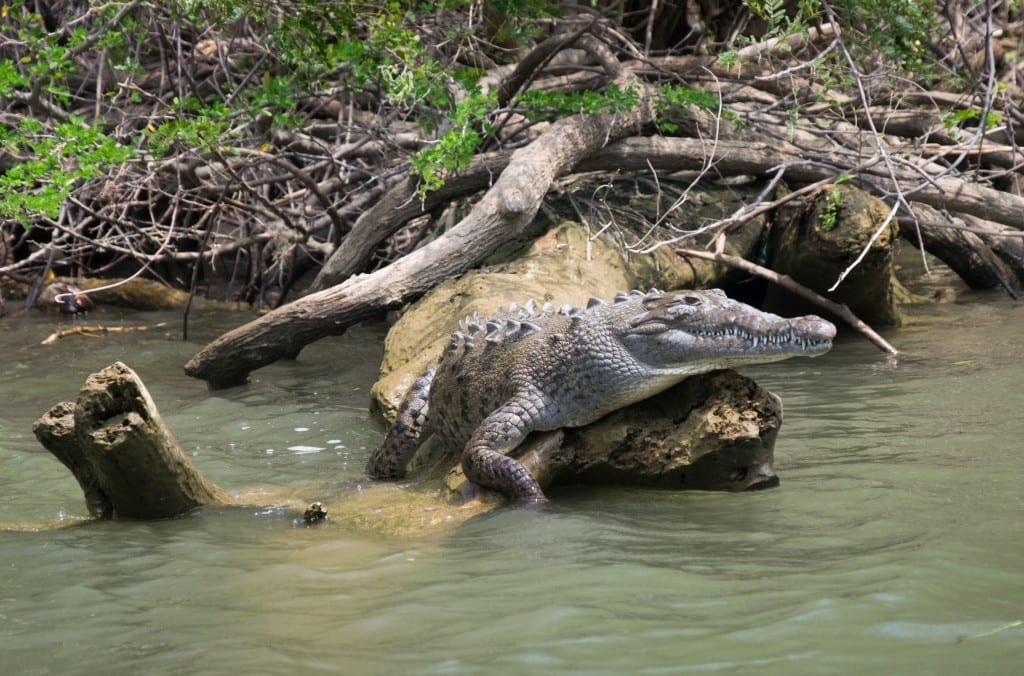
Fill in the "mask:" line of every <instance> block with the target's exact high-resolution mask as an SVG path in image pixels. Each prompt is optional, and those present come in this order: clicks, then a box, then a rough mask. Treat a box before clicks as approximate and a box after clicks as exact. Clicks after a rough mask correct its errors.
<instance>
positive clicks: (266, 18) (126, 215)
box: [0, 0, 1024, 352]
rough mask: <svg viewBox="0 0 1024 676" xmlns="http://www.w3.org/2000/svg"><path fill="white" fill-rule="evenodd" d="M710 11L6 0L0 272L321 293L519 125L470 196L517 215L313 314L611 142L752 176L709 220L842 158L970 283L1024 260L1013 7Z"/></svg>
mask: <svg viewBox="0 0 1024 676" xmlns="http://www.w3.org/2000/svg"><path fill="white" fill-rule="evenodd" d="M714 7H715V8H714V9H713V8H711V6H710V5H709V6H705V5H703V4H702V3H678V4H672V3H658V2H654V3H641V2H633V1H623V0H619V1H608V2H598V3H589V2H586V3H579V4H574V3H561V4H560V5H559V7H558V8H557V9H556V10H547V9H546V8H545V6H544V5H543V3H540V2H533V1H531V0H522V1H521V2H501V3H499V2H489V1H485V0H472V1H471V0H451V1H449V2H442V3H439V4H436V5H435V6H433V7H432V8H431V9H426V10H424V9H421V8H420V7H419V5H418V4H417V3H414V2H392V3H387V4H385V5H382V6H379V7H375V6H372V5H370V4H369V3H366V4H363V3H319V2H311V1H310V0H291V1H282V2H274V3H257V2H255V1H254V0H234V1H232V0H224V1H222V2H216V3H198V2H191V1H188V0H179V1H176V2H169V3H154V2H144V1H142V0H131V1H128V2H115V3H105V4H102V5H93V4H89V5H83V4H82V3H78V2H70V1H68V0H50V1H46V0H37V1H36V2H15V3H13V4H11V5H5V7H4V9H3V11H4V14H5V17H4V18H5V21H4V22H3V28H0V106H2V111H0V233H2V241H0V280H2V279H3V277H7V278H12V279H18V280H20V281H32V280H33V279H37V278H40V277H42V276H44V275H45V274H47V272H48V271H49V270H50V269H51V268H57V269H58V271H60V272H66V273H69V274H83V275H95V276H121V277H125V276H129V275H132V274H137V273H140V272H144V273H145V274H146V275H149V276H153V277H155V278H158V279H162V280H164V281H166V282H167V283H169V284H173V285H176V286H179V287H182V288H191V287H193V286H195V285H196V284H197V283H198V282H200V281H201V280H208V281H210V282H214V281H216V282H217V285H216V287H215V291H216V292H217V293H227V294H231V295H233V296H234V297H239V298H245V299H248V300H252V301H254V302H256V303H258V304H260V305H264V304H271V305H274V304H279V303H280V302H282V301H283V299H284V298H285V296H286V295H287V293H288V292H289V290H291V289H292V288H293V286H294V285H295V284H296V283H297V281H298V280H299V279H300V278H301V277H302V276H303V275H305V274H307V273H313V272H315V273H316V279H315V280H314V281H313V282H312V284H311V288H312V289H313V290H324V289H328V288H330V287H332V286H335V285H338V284H341V283H343V282H345V280H351V276H352V275H354V274H356V273H361V272H367V271H371V270H374V269H376V268H379V267H380V266H382V265H386V264H388V263H391V262H392V261H397V262H402V261H407V260H409V257H408V256H407V255H406V254H408V253H409V251H411V250H412V249H413V248H414V247H415V246H416V245H417V244H418V243H419V242H420V240H421V239H422V238H423V237H424V236H427V235H428V234H429V233H431V232H432V231H433V230H435V229H436V226H437V223H438V218H437V217H438V215H439V212H440V210H441V208H442V207H443V206H445V205H446V204H447V203H448V202H450V201H451V200H452V199H454V198H456V197H459V196H462V195H468V194H472V193H475V192H478V191H480V190H482V189H486V188H489V187H491V192H489V193H488V194H489V195H490V194H492V193H494V191H495V188H498V187H499V186H498V184H496V183H495V181H496V179H497V177H498V176H499V175H501V174H502V172H503V171H505V169H506V167H514V166H518V165H517V164H516V160H515V159H513V156H512V151H514V150H516V149H523V150H530V149H531V148H532V150H530V152H533V153H534V156H532V158H525V157H523V158H520V159H521V162H520V164H522V162H526V161H527V159H528V160H529V162H532V163H533V169H532V170H531V171H532V172H533V173H530V172H527V174H524V175H523V176H525V181H524V182H522V183H521V184H520V185H519V187H514V186H511V187H510V186H509V185H506V186H504V187H502V188H501V189H500V193H501V194H500V195H499V194H495V199H499V200H500V204H498V203H495V204H494V205H491V206H492V207H493V209H496V210H497V212H501V213H506V214H507V213H511V212H515V213H516V214H518V220H517V221H516V222H515V227H507V226H509V223H508V222H503V223H502V225H503V226H504V228H505V229H504V231H503V232H501V233H498V234H494V235H493V236H488V237H487V238H485V239H483V240H481V241H480V242H478V243H477V244H478V245H477V246H475V248H474V247H468V246H466V244H465V241H464V240H463V241H460V242H454V243H452V244H451V245H450V247H449V248H447V249H437V250H436V251H434V252H433V253H432V254H431V255H429V256H426V255H424V256H421V259H424V260H421V261H419V262H417V259H412V262H409V263H404V264H405V265H406V266H407V267H408V271H407V272H406V273H401V270H399V276H397V277H396V276H394V275H392V276H388V277H386V278H380V279H381V280H383V279H386V280H387V285H386V288H385V285H383V283H382V282H378V290H377V291H370V290H369V289H367V290H366V291H365V294H364V295H363V301H364V302H365V306H364V307H362V308H361V309H360V311H359V312H353V313H351V314H350V315H346V316H345V317H343V318H342V320H341V322H340V323H339V324H338V325H337V326H336V329H337V330H339V331H340V330H344V326H347V325H349V324H350V323H351V322H352V321H356V320H358V319H359V318H361V317H363V316H366V314H367V313H368V312H371V311H375V310H378V309H380V308H381V307H387V306H390V305H394V304H396V303H399V302H402V301H404V300H407V299H408V298H409V297H411V296H413V295H415V294H417V293H420V292H422V290H424V288H426V287H429V285H430V284H431V283H433V282H432V280H437V279H439V278H442V277H443V276H446V275H450V274H457V273H458V272H460V271H462V270H465V269H467V268H468V267H471V266H473V265H475V264H477V263H479V261H480V260H481V259H482V258H483V257H484V256H486V255H487V254H488V253H489V250H493V248H494V247H496V246H497V245H498V244H500V242H501V241H502V239H503V238H505V237H508V236H512V235H514V234H516V231H517V228H518V229H519V230H521V228H520V225H521V221H524V220H526V221H528V220H529V219H530V218H532V215H533V214H534V213H536V210H537V207H538V205H539V201H540V200H541V199H543V198H544V195H545V193H546V191H547V190H548V188H549V187H550V184H551V181H553V180H554V179H555V178H557V177H558V176H564V175H566V174H567V173H570V172H573V171H595V170H606V169H607V168H608V167H615V168H616V170H623V171H638V172H649V173H654V174H657V173H658V172H668V171H676V170H680V169H687V170H696V171H697V172H699V173H700V174H701V175H702V176H707V177H727V176H735V175H747V176H755V177H760V178H761V180H763V181H764V182H765V185H766V190H765V191H764V193H763V199H762V200H761V201H760V202H759V203H757V204H751V205H748V207H747V208H746V209H744V210H743V211H741V212H740V213H737V214H735V215H733V217H731V218H729V219H726V220H724V221H721V222H717V223H708V224H701V227H700V230H701V231H703V232H707V231H709V230H711V231H713V230H716V229H720V230H722V231H723V232H727V231H728V229H729V228H730V227H732V226H734V225H735V224H736V223H737V222H739V221H742V220H743V219H745V218H749V217H751V216H753V215H755V214H758V213H763V212H764V211H765V210H768V209H770V208H772V207H773V206H775V205H777V204H778V203H779V202H780V200H789V199H795V198H798V197H800V196H802V195H806V194H808V193H811V192H813V191H815V190H819V189H821V187H822V186H824V185H827V184H830V183H833V182H837V181H844V180H856V181H858V182H860V183H861V184H862V185H863V186H866V187H867V188H868V189H870V190H872V191H873V192H875V193H876V194H877V195H879V196H881V197H882V198H884V199H885V200H886V201H887V202H888V203H889V204H890V205H891V206H892V217H893V218H898V219H899V220H900V221H901V223H903V224H905V225H906V226H909V227H905V228H904V232H905V233H907V236H908V237H909V238H910V239H911V240H912V241H915V242H922V243H923V245H924V246H926V247H929V248H931V249H932V250H933V251H935V252H936V253H938V254H939V255H940V256H941V257H943V258H944V259H947V260H948V261H949V262H950V263H951V265H953V266H954V267H955V269H957V271H958V272H960V274H961V275H962V276H963V277H964V278H965V279H966V280H967V281H968V282H969V283H971V284H973V285H977V286H989V287H991V286H996V285H1002V286H1003V287H1005V288H1007V289H1009V290H1012V289H1016V288H1019V287H1020V286H1021V284H1022V283H1024V272H1022V264H1021V261H1022V260H1024V255H1022V248H1021V240H1020V236H1019V232H1018V230H1017V229H1019V228H1020V227H1021V226H1022V225H1024V199H1022V196H1021V190H1022V184H1024V181H1022V178H1024V151H1022V149H1021V144H1022V143H1024V113H1022V111H1021V107H1020V102H1021V101H1024V65H1022V63H1024V62H1022V60H1021V54H1024V38H1022V30H1021V29H1022V25H1024V24H1022V18H1021V15H1020V8H1019V4H1014V3H1005V2H997V1H995V0H988V1H987V2H986V1H978V0H945V1H941V0H940V1H939V2H937V4H935V5H932V3H930V2H910V1H909V0H872V1H871V2H861V3H852V2H838V3H836V5H835V6H834V7H833V6H832V5H830V4H829V3H826V2H815V1H812V0H807V1H805V2H800V3H785V2H781V1H776V0H744V1H740V0H730V1H727V2H724V3H718V4H716V5H714ZM552 12H553V13H552ZM935 36H939V37H935ZM588 124H589V125H591V127H587V126H586V125H588ZM559 125H561V127H559ZM557 128H561V129H562V136H561V137H560V138H561V141H562V144H561V145H559V144H558V143H555V144H553V145H552V144H551V141H552V139H553V138H555V137H553V136H551V133H552V130H553V129H557ZM581 130H583V131H585V132H586V133H585V134H583V135H582V136H581V135H580V134H581ZM537 139H543V143H544V144H545V146H544V147H540V148H537V147H534V146H536V144H535V143H534V142H535V141H536V140H537ZM510 162H511V163H512V164H510ZM539 166H544V167H546V168H545V170H544V171H543V172H541V174H542V175H543V178H541V179H538V174H537V173H536V169H537V167H539ZM509 180H510V181H511V179H509ZM783 181H784V182H785V183H786V184H787V185H788V186H789V187H790V188H791V189H792V190H791V191H790V192H788V193H787V195H786V196H783V197H780V196H779V194H778V193H776V192H775V191H773V190H771V189H770V188H773V187H775V186H776V185H779V184H781V182H783ZM523 185H529V187H530V189H531V190H532V191H533V192H531V193H530V194H519V193H516V192H515V191H516V190H519V189H520V188H522V186H523ZM492 186H493V187H492ZM534 193H536V194H534ZM686 208H687V207H686V203H685V199H681V200H678V202H677V204H676V205H675V206H674V209H675V211H670V212H668V213H665V214H662V217H661V219H660V221H659V222H658V223H652V224H650V226H651V227H652V228H654V227H655V226H657V227H659V228H660V229H659V230H657V232H658V233H659V234H660V237H661V240H660V241H662V242H672V243H676V242H679V241H681V240H685V239H686V238H688V237H689V236H690V235H691V234H692V229H691V228H689V227H685V228H684V227H681V226H678V225H676V226H673V224H678V223H681V222H684V221H685V219H684V218H683V217H682V216H681V215H680V211H681V210H682V211H685V209H686ZM495 223H497V221H495ZM464 225H466V226H467V228H468V226H469V225H473V226H474V227H476V228H478V229H480V228H483V229H486V228H487V225H486V224H484V223H482V222H481V221H480V217H477V220H475V221H468V222H466V223H464ZM492 226H494V227H496V226H495V225H494V224H492ZM442 239H443V238H442ZM395 264H396V263H392V266H391V267H394V265H395ZM403 274H404V276H403ZM413 279H415V282H413V281H411V280H413ZM225 289H226V291H225ZM347 290H348V291H351V289H347ZM310 337H312V338H313V339H315V337H317V336H313V334H310V335H309V336H306V337H303V338H297V339H296V341H297V342H296V343H295V344H292V345H290V346H287V348H282V349H283V350H286V351H287V350H291V351H292V352H294V351H297V349H301V345H302V344H304V343H303V342H302V341H303V340H307V339H308V338H310Z"/></svg>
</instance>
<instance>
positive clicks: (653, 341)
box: [618, 289, 836, 375]
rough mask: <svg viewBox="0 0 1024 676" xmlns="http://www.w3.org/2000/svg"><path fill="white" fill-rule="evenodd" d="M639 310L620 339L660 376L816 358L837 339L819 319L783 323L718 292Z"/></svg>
mask: <svg viewBox="0 0 1024 676" xmlns="http://www.w3.org/2000/svg"><path fill="white" fill-rule="evenodd" d="M640 307H641V308H642V309H641V311H639V312H637V313H636V314H634V315H633V316H632V317H629V318H623V319H625V321H623V322H621V323H620V324H619V330H618V336H619V339H620V340H621V341H622V344H623V345H624V346H625V347H626V349H628V350H629V352H630V353H631V354H632V355H633V357H635V358H636V359H638V360H639V361H641V362H643V363H644V364H646V365H648V366H649V367H650V368H651V369H652V370H653V371H656V372H659V373H661V374H664V375H669V374H672V375H692V374H697V373H705V372H707V371H712V370H715V369H722V368H732V367H735V366H741V365H743V364H758V363H763V362H771V361H778V360H780V359H788V358H789V357H797V356H804V357H816V356H818V355H820V354H824V353H825V352H828V350H829V349H830V348H831V347H832V338H834V337H835V335H836V327H835V326H833V325H832V324H831V323H830V322H827V321H825V320H824V319H822V318H820V317H815V316H813V315H809V316H806V317H796V318H794V319H786V318H785V317H780V316H778V315H774V314H771V313H768V312H762V311H760V310H758V309H757V308H754V307H751V306H749V305H747V304H745V303H741V302H739V301H735V300H732V299H731V298H728V297H727V296H726V295H725V293H723V292H722V291H720V290H718V289H711V290H707V291H680V292H677V293H664V294H659V293H649V294H646V295H645V296H644V297H643V298H642V299H641V300H640Z"/></svg>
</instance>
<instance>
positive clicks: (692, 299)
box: [683, 296, 703, 305]
mask: <svg viewBox="0 0 1024 676" xmlns="http://www.w3.org/2000/svg"><path fill="white" fill-rule="evenodd" d="M683 302H684V303H686V304H687V305H700V304H701V303H702V302H703V301H702V299H701V298H700V297H699V296H683Z"/></svg>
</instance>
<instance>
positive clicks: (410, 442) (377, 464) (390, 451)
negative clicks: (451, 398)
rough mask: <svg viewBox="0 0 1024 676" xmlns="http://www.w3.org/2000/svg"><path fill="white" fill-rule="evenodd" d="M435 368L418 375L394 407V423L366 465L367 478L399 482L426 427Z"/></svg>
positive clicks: (418, 445)
mask: <svg viewBox="0 0 1024 676" xmlns="http://www.w3.org/2000/svg"><path fill="white" fill-rule="evenodd" d="M435 371H436V369H433V368H432V369H430V370H428V371H427V372H426V373H424V374H423V375H422V376H420V377H419V378H418V379H417V380H416V382H415V383H413V386H412V387H411V388H410V389H409V392H408V393H407V394H406V395H405V399H403V400H402V403H401V404H400V405H399V407H398V415H397V416H396V417H395V423H394V424H393V425H392V426H391V429H389V430H388V433H387V435H386V436H385V437H384V443H382V444H381V445H380V448H378V449H377V450H376V451H374V453H373V455H371V456H370V460H369V462H367V464H366V473H367V474H368V475H369V476H370V478H371V479H401V478H402V477H404V476H405V470H406V466H407V465H408V464H409V461H410V460H412V456H414V455H415V454H416V450H417V449H418V448H419V447H420V439H421V438H422V437H423V432H424V427H425V426H426V424H427V420H428V418H427V414H428V409H429V405H428V400H429V397H430V385H431V383H432V382H433V381H434V373H435Z"/></svg>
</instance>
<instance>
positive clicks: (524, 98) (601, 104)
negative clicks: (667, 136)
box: [516, 85, 640, 120]
mask: <svg viewBox="0 0 1024 676" xmlns="http://www.w3.org/2000/svg"><path fill="white" fill-rule="evenodd" d="M516 102H517V103H518V104H519V105H520V106H522V107H523V108H524V112H525V113H526V116H527V117H528V118H529V119H531V120H543V119H548V118H550V117H553V116H554V117H565V116H568V115H577V114H585V115H611V114H614V113H618V112H622V111H624V110H629V109H630V108H633V107H635V106H636V105H638V104H639V103H640V92H639V90H638V89H637V88H635V87H631V88H628V89H620V88H618V87H616V86H615V85H612V86H610V87H608V88H607V89H605V90H604V91H601V92H594V91H589V90H586V91H574V92H559V91H527V92H523V93H521V94H520V95H519V96H518V97H517V98H516Z"/></svg>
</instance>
